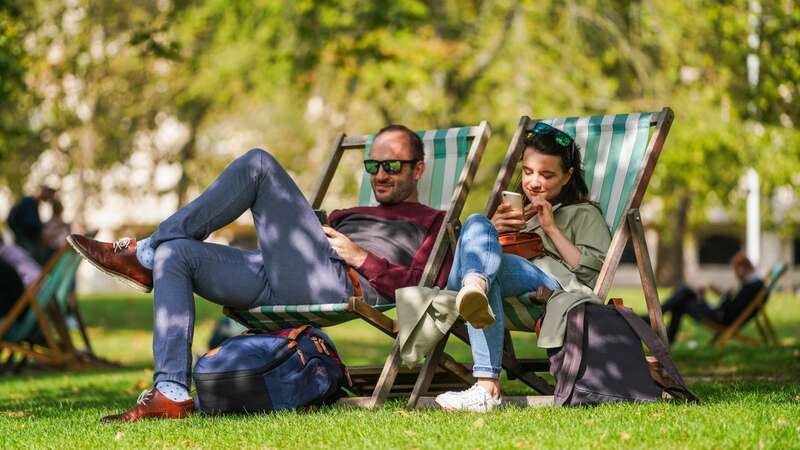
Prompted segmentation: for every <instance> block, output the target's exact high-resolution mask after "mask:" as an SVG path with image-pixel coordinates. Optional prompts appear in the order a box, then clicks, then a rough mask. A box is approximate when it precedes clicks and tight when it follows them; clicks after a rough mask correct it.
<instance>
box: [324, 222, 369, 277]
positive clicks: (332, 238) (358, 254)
mask: <svg viewBox="0 0 800 450" xmlns="http://www.w3.org/2000/svg"><path fill="white" fill-rule="evenodd" d="M322 231H324V232H325V235H326V236H328V242H330V243H331V247H333V249H334V250H335V251H336V253H337V254H338V255H339V256H341V257H342V259H343V260H344V262H346V263H347V264H349V265H350V266H352V267H361V265H362V264H364V261H366V260H367V251H366V250H364V249H363V248H361V247H359V246H358V245H356V244H355V243H354V242H353V241H351V240H350V238H348V237H347V236H345V235H343V234H342V233H339V232H338V231H336V230H334V229H333V228H331V227H329V226H327V225H323V226H322Z"/></svg>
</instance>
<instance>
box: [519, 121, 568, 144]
mask: <svg viewBox="0 0 800 450" xmlns="http://www.w3.org/2000/svg"><path fill="white" fill-rule="evenodd" d="M537 134H552V135H553V140H555V141H556V143H557V144H558V145H560V146H562V147H567V148H572V144H573V143H574V142H575V140H574V139H572V136H570V135H568V134H567V133H564V132H563V131H561V130H559V129H558V128H555V127H552V126H550V125H548V124H546V123H544V122H537V123H536V125H534V126H533V131H529V132H528V133H527V134H526V135H525V141H526V143H529V142H530V141H531V140H533V138H534V136H535V135H537Z"/></svg>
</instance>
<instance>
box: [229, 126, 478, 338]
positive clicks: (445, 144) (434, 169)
mask: <svg viewBox="0 0 800 450" xmlns="http://www.w3.org/2000/svg"><path fill="white" fill-rule="evenodd" d="M469 132H470V128H469V127H462V128H445V129H439V130H427V131H419V132H417V134H418V135H419V136H420V137H421V138H422V142H423V144H424V145H425V172H424V173H423V175H422V179H421V180H420V181H419V184H418V186H417V188H418V192H419V201H420V202H421V203H424V204H425V205H428V206H430V207H432V208H437V209H447V208H449V206H450V199H451V197H452V196H453V192H454V191H455V189H456V187H457V185H458V180H459V178H460V176H461V172H462V170H463V168H464V164H465V162H466V159H467V155H468V153H469V149H470V147H471V145H472V140H473V137H471V136H470V135H469ZM372 140H373V136H369V138H368V139H367V142H366V145H365V149H364V155H365V157H368V156H369V150H370V148H371V147H372ZM377 204H378V203H377V201H375V196H374V194H373V192H372V186H371V185H370V183H369V174H367V173H366V172H365V173H364V176H363V178H362V181H361V190H360V195H359V205H360V206H370V205H377ZM375 308H376V309H378V310H379V311H387V310H389V309H392V308H394V304H389V305H380V306H375ZM224 311H225V314H226V315H227V316H229V317H231V318H233V319H234V320H236V321H238V322H240V323H241V324H243V325H244V326H246V327H248V328H254V329H259V330H267V331H277V330H281V329H285V328H291V327H296V326H299V325H304V324H312V325H314V326H317V327H326V326H332V325H337V324H340V323H344V322H347V321H350V320H353V319H355V318H357V317H358V316H357V315H356V313H355V312H353V311H352V310H351V309H350V305H349V304H348V303H330V304H322V305H297V306H261V307H257V308H253V309H250V310H247V311H244V310H232V309H229V308H225V310H224Z"/></svg>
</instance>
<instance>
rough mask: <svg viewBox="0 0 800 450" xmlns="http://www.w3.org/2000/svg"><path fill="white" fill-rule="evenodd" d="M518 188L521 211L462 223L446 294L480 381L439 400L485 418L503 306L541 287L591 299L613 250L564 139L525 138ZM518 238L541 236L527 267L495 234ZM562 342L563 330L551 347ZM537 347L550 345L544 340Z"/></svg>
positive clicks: (540, 132)
mask: <svg viewBox="0 0 800 450" xmlns="http://www.w3.org/2000/svg"><path fill="white" fill-rule="evenodd" d="M522 189H523V191H524V194H525V196H526V197H527V199H528V200H529V202H530V203H529V204H528V205H527V206H526V207H525V208H524V211H523V210H518V209H517V210H515V209H513V207H512V206H511V205H510V204H509V203H503V204H501V205H500V206H499V207H498V208H497V211H496V212H495V214H494V216H493V217H492V219H491V221H489V219H487V218H486V217H484V216H481V215H477V214H476V215H472V216H470V217H469V218H468V219H467V220H466V222H465V223H464V227H463V230H462V232H461V236H460V238H459V241H458V245H457V246H456V253H455V257H454V261H453V268H452V269H451V272H450V277H449V280H448V289H451V290H458V291H459V293H458V296H457V297H456V304H457V306H458V309H459V313H460V314H461V315H462V316H463V317H464V319H466V320H467V322H468V329H469V337H470V343H471V347H472V357H473V363H474V364H473V369H472V370H473V375H474V376H475V378H476V379H477V380H478V381H477V383H476V384H475V385H474V386H472V387H471V388H470V389H468V390H466V391H462V392H447V393H445V394H442V395H439V396H438V397H437V398H436V401H437V403H439V405H441V406H442V407H443V408H445V409H448V410H465V411H474V412H488V411H491V410H492V409H493V408H494V407H495V406H497V405H499V404H500V381H499V378H500V369H501V360H502V350H503V336H504V325H503V322H504V320H503V319H504V318H503V305H502V299H503V298H504V297H508V296H516V295H520V294H523V293H526V292H531V291H535V290H536V289H537V288H539V287H540V286H544V287H546V288H548V289H551V290H554V291H556V294H554V297H553V298H555V295H558V294H560V293H562V292H572V291H575V292H582V293H584V294H588V295H591V289H592V287H593V286H594V283H595V281H596V280H597V276H598V274H599V271H600V268H601V267H602V265H603V259H604V258H605V253H606V251H607V250H608V246H609V245H610V243H611V235H610V232H609V229H608V226H607V225H606V223H605V221H604V220H603V216H602V214H601V212H600V210H599V209H598V208H597V207H596V206H595V205H593V204H592V203H590V202H589V200H588V189H587V186H586V181H585V180H584V177H583V169H582V168H581V155H580V151H579V148H578V146H577V145H576V144H575V142H574V140H573V139H572V138H571V137H570V136H569V135H567V134H566V133H564V132H562V131H559V130H557V129H555V128H553V127H551V126H549V125H547V124H545V123H543V122H539V123H537V124H536V126H535V127H534V129H533V131H532V132H529V133H527V135H526V136H525V150H524V153H523V158H522ZM526 219H527V221H526ZM518 231H533V232H536V233H537V234H539V235H540V236H541V237H542V240H543V243H544V246H545V252H544V254H543V255H542V256H539V257H536V258H534V259H532V260H531V261H528V260H526V259H523V258H521V257H519V256H516V255H512V254H504V253H503V252H502V249H501V247H500V244H499V242H498V233H510V232H518ZM551 302H552V299H551ZM549 309H550V306H548V311H549ZM554 316H555V315H554ZM561 329H563V327H561ZM561 339H563V331H562V336H560V339H558V340H557V341H558V342H557V345H561V343H560V342H561ZM551 341H552V340H551ZM554 345H555V344H552V345H549V346H554ZM539 346H540V347H547V346H548V345H543V342H542V336H540V338H539Z"/></svg>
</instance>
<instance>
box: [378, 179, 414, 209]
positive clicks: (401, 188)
mask: <svg viewBox="0 0 800 450" xmlns="http://www.w3.org/2000/svg"><path fill="white" fill-rule="evenodd" d="M376 186H388V187H392V186H394V190H392V191H390V192H388V193H386V194H383V195H382V196H380V197H379V196H378V193H377V192H376V190H375V187H376ZM372 192H373V194H375V200H377V201H378V203H380V204H382V205H393V204H395V203H400V202H402V201H403V200H405V199H407V198H408V197H409V196H410V195H411V187H409V186H405V185H402V184H397V183H387V184H382V183H375V185H373V190H372Z"/></svg>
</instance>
